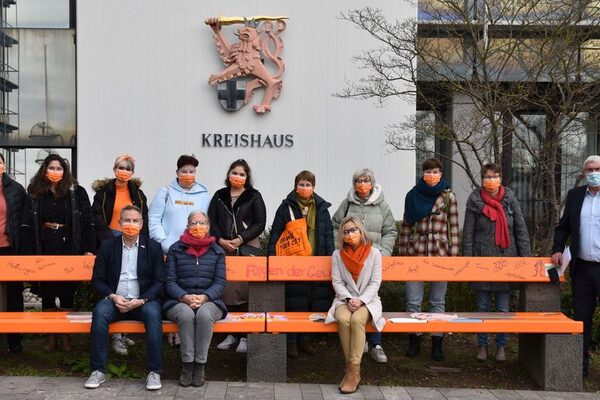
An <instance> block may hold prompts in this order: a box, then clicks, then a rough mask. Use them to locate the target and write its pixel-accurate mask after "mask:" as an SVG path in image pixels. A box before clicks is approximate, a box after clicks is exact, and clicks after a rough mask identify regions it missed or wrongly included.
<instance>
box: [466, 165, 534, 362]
mask: <svg viewBox="0 0 600 400" xmlns="http://www.w3.org/2000/svg"><path fill="white" fill-rule="evenodd" d="M481 186H482V187H481V188H477V189H475V190H474V191H473V193H471V195H470V196H469V199H468V200H467V209H466V211H465V223H464V224H463V240H462V244H463V245H462V250H463V256H465V257H529V256H530V255H531V245H530V243H529V234H528V233H527V225H526V224H525V219H524V218H523V213H522V212H521V207H520V206H519V201H518V200H517V197H516V196H515V194H514V193H513V191H512V190H510V189H509V188H507V187H505V186H502V168H500V166H499V165H498V164H486V165H484V166H483V168H482V169H481ZM471 286H472V287H473V288H474V289H475V290H476V291H477V312H487V311H489V310H490V303H491V301H492V295H493V296H494V301H495V303H496V304H495V305H496V311H498V312H508V310H509V304H510V292H511V290H512V289H513V286H512V285H511V284H510V283H506V282H476V283H472V284H471ZM507 341H508V335H507V334H506V333H498V334H496V361H505V360H506V352H505V351H504V348H505V347H506V343H507ZM487 342H488V335H487V333H480V334H478V335H477V344H478V351H477V360H479V361H482V362H483V361H485V360H486V359H487V354H488V348H487V345H488V343H487Z"/></svg>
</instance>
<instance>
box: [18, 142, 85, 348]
mask: <svg viewBox="0 0 600 400" xmlns="http://www.w3.org/2000/svg"><path fill="white" fill-rule="evenodd" d="M27 192H28V194H29V198H28V201H27V202H26V203H25V210H24V212H23V219H22V222H21V231H20V234H21V241H20V243H21V249H22V253H24V254H40V255H41V254H43V255H76V254H79V255H81V254H84V255H93V254H94V252H95V251H96V231H95V228H94V216H93V214H92V208H91V207H90V200H89V198H88V195H87V192H86V191H85V189H84V188H83V187H81V186H79V185H78V184H77V182H76V181H75V179H74V178H73V176H72V175H71V171H70V168H69V164H67V162H66V161H65V160H64V159H63V158H62V157H61V156H59V155H58V154H50V155H48V157H46V159H45V160H44V161H43V162H42V165H41V166H40V169H39V170H38V172H37V173H36V174H35V176H34V177H33V178H31V181H30V183H29V186H28V187H27ZM39 288H40V295H41V297H42V309H45V310H50V309H54V308H55V307H56V305H55V298H56V297H59V299H60V309H62V310H72V309H73V296H74V294H75V290H76V289H77V285H76V284H75V283H73V282H41V283H40V284H39ZM60 339H61V344H60V348H61V350H63V351H69V350H70V348H71V345H70V340H69V335H66V334H63V335H60ZM47 341H48V342H47V346H46V347H47V350H49V351H53V350H55V349H56V335H54V334H50V335H48V337H47Z"/></svg>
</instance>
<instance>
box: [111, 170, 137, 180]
mask: <svg viewBox="0 0 600 400" xmlns="http://www.w3.org/2000/svg"><path fill="white" fill-rule="evenodd" d="M115 176H116V177H117V179H118V180H120V181H123V182H127V181H130V180H131V177H132V176H133V172H132V171H127V170H124V169H118V170H116V171H115Z"/></svg>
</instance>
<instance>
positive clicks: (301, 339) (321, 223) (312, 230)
mask: <svg viewBox="0 0 600 400" xmlns="http://www.w3.org/2000/svg"><path fill="white" fill-rule="evenodd" d="M315 185H316V178H315V174H313V173H312V172H310V171H301V172H300V173H299V174H298V175H296V178H295V179H294V189H293V190H292V191H291V192H290V193H289V194H288V195H287V197H286V198H285V199H284V200H283V201H282V202H281V205H280V206H279V208H277V211H276V212H275V219H274V220H273V227H272V228H271V238H270V239H269V255H273V256H274V255H276V254H277V250H276V247H277V241H278V240H279V238H280V236H281V235H282V234H283V232H284V230H285V227H286V225H287V224H288V223H289V222H290V221H292V220H297V219H300V218H304V219H305V220H306V226H307V237H308V242H309V243H310V249H311V253H310V254H309V255H311V256H330V255H331V254H332V253H333V250H334V249H335V246H334V244H333V227H332V225H331V216H330V214H329V207H331V203H329V202H327V201H325V200H324V199H323V198H321V197H320V196H319V195H317V194H316V193H315V192H314V190H315ZM307 247H308V246H307ZM331 299H332V292H331V286H330V284H329V283H327V282H317V283H304V282H294V283H286V284H285V309H286V311H327V310H328V309H329V306H330V304H331ZM298 350H300V351H303V352H305V353H308V354H315V352H316V351H315V349H314V347H313V346H312V345H311V344H310V342H309V341H308V336H307V335H306V334H302V333H288V335H287V354H288V357H290V358H297V357H298Z"/></svg>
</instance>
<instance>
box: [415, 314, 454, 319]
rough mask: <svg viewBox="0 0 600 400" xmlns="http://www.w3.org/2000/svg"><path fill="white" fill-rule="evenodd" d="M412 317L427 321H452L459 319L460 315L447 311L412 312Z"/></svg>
mask: <svg viewBox="0 0 600 400" xmlns="http://www.w3.org/2000/svg"><path fill="white" fill-rule="evenodd" d="M410 317H411V318H416V319H424V320H427V321H450V320H452V319H457V318H458V315H456V314H445V313H412V314H410Z"/></svg>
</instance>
